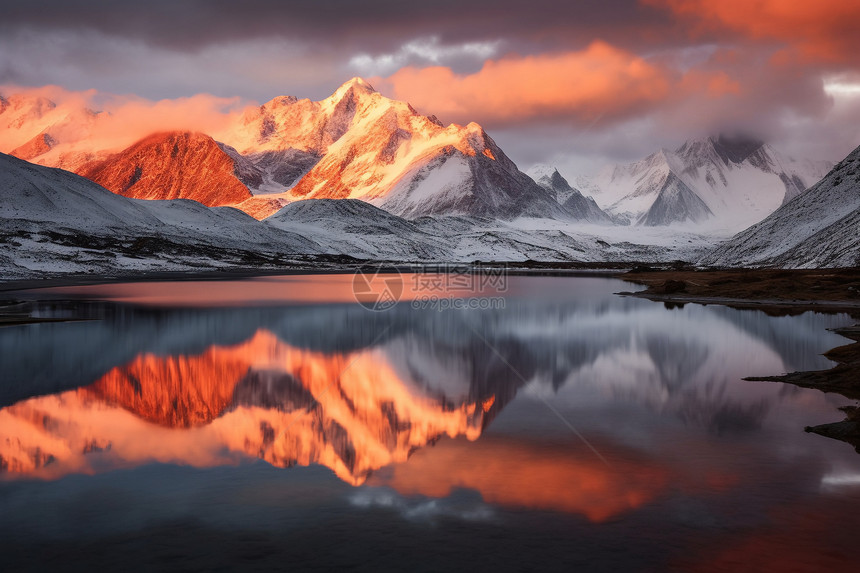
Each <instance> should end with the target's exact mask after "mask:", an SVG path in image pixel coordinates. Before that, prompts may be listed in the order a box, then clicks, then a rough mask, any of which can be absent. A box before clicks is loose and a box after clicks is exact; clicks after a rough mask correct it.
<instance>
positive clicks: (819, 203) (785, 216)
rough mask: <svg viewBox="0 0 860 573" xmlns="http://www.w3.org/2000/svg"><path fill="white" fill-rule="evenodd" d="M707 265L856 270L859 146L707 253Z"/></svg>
mask: <svg viewBox="0 0 860 573" xmlns="http://www.w3.org/2000/svg"><path fill="white" fill-rule="evenodd" d="M702 262H703V263H705V264H710V265H732V266H735V265H745V266H746V265H774V266H782V267H800V268H814V267H850V266H860V147H858V148H857V149H855V150H854V151H853V152H851V154H849V155H848V157H846V158H845V159H843V160H842V161H840V162H839V164H838V165H836V167H834V168H833V170H832V171H831V172H830V173H828V174H827V175H826V176H825V177H824V179H822V180H821V181H820V182H819V183H817V184H816V185H814V186H812V187H811V188H810V189H809V190H808V191H806V192H805V193H804V194H802V195H800V196H799V197H795V198H794V199H792V200H791V201H789V202H788V203H786V204H785V205H783V206H782V207H780V208H779V209H778V210H777V211H776V212H774V213H773V214H772V215H770V216H769V217H767V218H766V219H764V220H763V221H761V222H760V223H758V224H757V225H754V226H752V227H750V228H749V229H747V230H745V231H743V232H741V233H738V234H737V235H735V236H734V237H732V239H731V240H729V241H727V242H726V243H724V244H722V245H720V246H719V247H717V248H716V249H714V250H713V251H712V252H711V253H709V254H707V255H706V256H705V257H704V259H703V261H702Z"/></svg>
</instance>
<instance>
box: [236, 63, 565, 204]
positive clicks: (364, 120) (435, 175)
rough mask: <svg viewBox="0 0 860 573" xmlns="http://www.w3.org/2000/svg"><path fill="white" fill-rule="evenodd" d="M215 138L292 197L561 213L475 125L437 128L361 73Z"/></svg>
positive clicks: (280, 103) (253, 115)
mask: <svg viewBox="0 0 860 573" xmlns="http://www.w3.org/2000/svg"><path fill="white" fill-rule="evenodd" d="M223 137H224V140H225V141H226V142H227V143H229V144H231V145H233V146H234V147H236V148H237V149H239V151H240V152H242V153H243V154H244V155H246V156H248V157H250V158H257V159H258V160H261V163H262V162H265V163H266V164H268V165H269V166H268V167H267V169H269V172H270V173H272V167H274V168H275V170H276V171H275V173H274V174H273V175H271V179H272V180H273V181H275V182H283V183H284V184H286V182H288V181H289V180H290V179H293V180H294V181H295V184H294V185H293V186H292V187H291V188H290V190H289V197H290V198H292V199H362V200H364V201H368V202H370V203H372V204H374V205H376V206H378V207H381V208H383V209H385V210H386V211H389V212H390V213H393V214H395V215H399V216H402V217H407V218H415V217H420V216H424V215H439V214H446V215H451V214H461V215H470V216H479V217H483V216H491V217H497V218H503V219H512V218H515V217H518V216H522V215H526V216H556V217H563V216H565V215H567V213H566V212H565V210H564V209H563V208H561V207H560V206H559V204H558V203H557V202H556V201H554V200H553V198H552V197H551V196H549V194H548V193H546V192H545V190H543V189H542V188H540V187H539V186H537V185H535V184H534V182H533V181H531V179H529V178H528V177H527V176H525V175H524V174H523V173H522V172H520V171H519V169H517V167H516V165H514V163H513V162H512V161H511V160H510V159H508V157H507V156H506V155H505V154H504V152H503V151H502V150H501V149H500V148H499V147H498V146H497V145H496V144H495V142H494V141H493V140H492V139H491V138H490V137H489V136H488V135H487V134H486V132H484V130H483V129H482V128H481V127H480V126H479V125H477V124H475V123H471V124H469V125H467V126H465V127H463V126H458V125H453V124H452V125H449V126H447V127H445V126H443V125H442V124H441V123H440V122H439V121H438V120H437V119H436V118H434V117H427V116H424V115H421V114H419V113H418V112H416V111H415V110H414V109H413V108H412V107H411V106H410V105H409V104H407V103H405V102H399V101H395V100H391V99H388V98H386V97H384V96H382V95H381V94H379V93H378V92H376V91H375V90H374V89H373V88H372V87H371V86H370V85H369V84H368V83H367V82H365V81H364V80H362V79H360V78H353V79H352V80H350V81H349V82H347V83H345V84H344V85H342V86H341V87H340V88H338V90H337V91H335V93H334V94H333V95H332V96H331V97H329V98H327V99H325V100H322V101H320V102H312V101H309V100H306V99H303V100H297V99H296V98H276V99H274V100H272V101H270V102H268V103H267V104H265V105H263V106H261V107H260V108H259V110H257V111H253V112H249V113H248V114H246V116H245V118H244V119H243V125H242V126H241V127H240V128H239V129H237V130H235V131H234V133H231V134H225V135H224V136H223ZM317 159H318V160H317ZM315 160H316V161H315ZM277 173H281V174H283V175H282V176H280V177H278V175H277Z"/></svg>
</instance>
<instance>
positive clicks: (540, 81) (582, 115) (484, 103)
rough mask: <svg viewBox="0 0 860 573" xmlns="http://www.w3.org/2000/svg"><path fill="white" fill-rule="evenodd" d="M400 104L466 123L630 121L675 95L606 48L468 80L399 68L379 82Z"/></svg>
mask: <svg viewBox="0 0 860 573" xmlns="http://www.w3.org/2000/svg"><path fill="white" fill-rule="evenodd" d="M376 84H379V85H380V87H382V90H383V91H388V92H389V93H391V95H392V96H393V97H394V98H395V99H400V100H406V101H409V102H410V103H412V104H413V105H415V106H416V107H418V108H420V109H422V110H424V111H425V112H426V113H433V114H436V115H439V116H442V117H443V118H445V120H446V121H447V120H453V121H458V122H461V123H465V122H468V121H478V122H481V121H483V122H487V123H493V122H496V123H505V122H516V121H519V120H524V119H529V118H534V117H547V116H550V117H552V116H559V115H565V116H571V117H574V118H576V119H578V120H581V121H591V120H593V119H595V118H597V117H600V116H603V115H611V116H619V115H627V114H629V113H632V112H634V111H635V110H637V109H639V108H641V107H643V106H650V105H653V104H654V103H655V102H659V101H661V100H662V99H664V98H666V97H667V95H668V94H669V93H670V86H671V82H670V80H669V78H668V77H667V73H666V72H665V71H664V70H662V69H660V68H658V67H656V66H654V65H652V64H650V63H649V62H647V61H646V60H644V59H642V58H640V57H639V56H636V55H635V54H631V53H629V52H626V51H623V50H619V49H617V48H614V47H612V46H610V45H608V44H606V43H604V42H594V43H592V44H591V45H590V46H589V47H588V48H586V49H585V50H582V51H577V52H569V53H564V54H554V55H538V56H527V57H507V58H503V59H501V60H488V61H487V62H486V63H485V64H484V66H483V68H481V70H479V71H478V72H476V73H473V74H468V75H459V74H455V73H454V72H453V71H452V70H451V69H450V68H447V67H441V66H436V67H428V68H415V67H406V68H401V69H400V70H398V71H397V72H395V73H394V74H393V75H391V76H389V77H388V78H382V79H376V78H374V85H376Z"/></svg>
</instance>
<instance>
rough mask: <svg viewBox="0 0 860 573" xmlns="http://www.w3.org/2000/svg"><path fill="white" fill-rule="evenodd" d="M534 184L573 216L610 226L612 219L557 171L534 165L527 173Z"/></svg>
mask: <svg viewBox="0 0 860 573" xmlns="http://www.w3.org/2000/svg"><path fill="white" fill-rule="evenodd" d="M527 174H528V175H529V176H530V177H531V178H532V179H534V180H535V182H536V183H537V184H538V185H540V186H541V187H543V188H544V189H546V190H547V191H549V192H550V193H552V194H553V196H554V197H555V200H556V201H558V202H559V204H561V205H562V206H563V207H564V208H565V209H567V210H568V211H570V213H572V214H573V216H574V217H575V218H576V219H578V220H582V221H588V222H591V223H602V224H611V223H612V222H613V220H612V218H611V217H610V216H609V215H608V214H607V213H606V212H605V211H604V210H603V209H601V208H600V207H598V205H597V202H595V200H594V199H593V198H591V197H586V196H585V195H583V194H582V191H580V190H579V189H576V188H574V187H572V186H571V185H570V183H568V181H567V179H565V178H564V177H563V176H562V175H561V173H559V172H558V169H556V168H555V167H550V166H547V165H535V166H533V167H532V168H531V169H529V170H528V171H527Z"/></svg>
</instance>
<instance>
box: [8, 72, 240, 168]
mask: <svg viewBox="0 0 860 573" xmlns="http://www.w3.org/2000/svg"><path fill="white" fill-rule="evenodd" d="M0 94H3V95H4V96H6V97H10V98H11V97H12V96H15V95H20V96H23V98H22V99H21V101H24V102H32V101H34V100H35V99H36V98H45V99H48V100H50V101H51V102H53V103H54V104H56V105H55V107H53V108H52V109H49V110H48V111H46V112H45V111H44V110H42V112H41V113H43V114H44V115H43V116H42V118H41V119H38V118H36V120H33V116H30V121H26V122H23V123H22V125H21V126H20V128H19V127H17V126H16V125H15V124H13V125H10V126H5V129H2V130H0V151H3V152H8V151H10V150H12V149H14V148H15V147H17V146H19V145H21V144H23V143H25V142H26V141H28V140H30V139H31V138H33V137H35V136H36V135H37V134H38V133H39V132H40V131H41V130H42V129H47V130H48V132H49V133H50V134H51V135H52V136H54V137H55V139H57V140H58V141H59V143H60V145H59V146H58V147H57V148H56V153H57V154H60V153H64V152H67V151H75V150H78V149H81V150H86V151H90V150H113V149H121V148H123V147H126V146H128V145H130V144H132V143H134V142H135V141H137V140H139V139H141V138H143V137H145V136H147V135H149V134H152V133H155V132H158V131H174V130H175V131H180V130H181V131H200V132H203V133H207V134H210V135H216V134H218V133H219V132H221V131H223V130H225V129H227V128H228V127H229V126H231V125H234V124H235V122H236V121H237V120H238V118H239V117H240V116H241V114H243V113H244V112H245V110H246V109H248V107H250V106H252V105H254V104H253V103H252V102H249V101H247V100H243V99H241V98H238V97H233V98H221V97H216V96H212V95H209V94H197V95H194V96H191V97H185V98H176V99H163V100H157V101H153V100H148V99H145V98H141V97H138V96H134V95H113V94H105V93H100V92H97V91H96V90H86V91H71V90H66V89H64V88H62V87H59V86H44V87H39V88H22V87H19V86H9V85H5V86H3V85H0ZM10 101H13V100H12V99H10ZM87 110H90V111H91V112H98V113H96V114H92V113H89V112H87ZM28 113H31V112H29V111H28V110H27V109H26V108H21V109H17V110H16V109H12V110H11V111H8V112H6V113H4V116H6V117H4V118H3V119H4V120H5V121H9V120H8V119H7V117H8V116H9V114H28ZM15 117H18V115H16V116H15ZM10 119H14V118H10ZM4 125H5V122H4Z"/></svg>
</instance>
